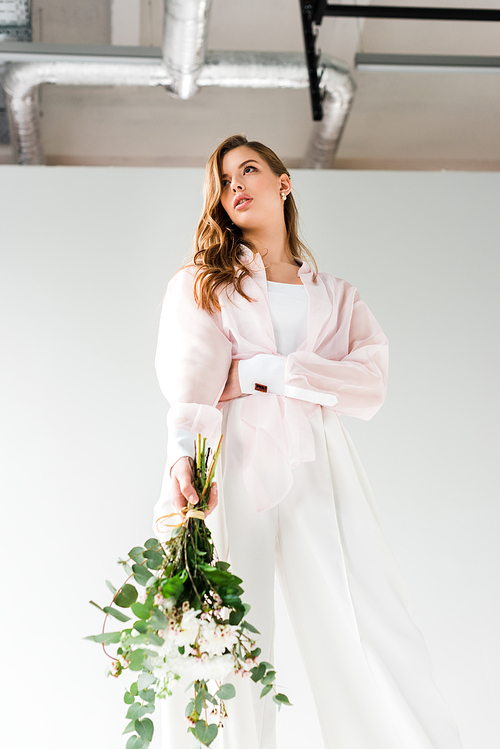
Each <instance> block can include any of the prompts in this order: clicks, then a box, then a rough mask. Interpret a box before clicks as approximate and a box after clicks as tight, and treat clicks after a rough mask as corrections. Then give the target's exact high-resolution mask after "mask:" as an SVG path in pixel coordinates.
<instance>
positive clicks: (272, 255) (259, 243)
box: [243, 223, 291, 266]
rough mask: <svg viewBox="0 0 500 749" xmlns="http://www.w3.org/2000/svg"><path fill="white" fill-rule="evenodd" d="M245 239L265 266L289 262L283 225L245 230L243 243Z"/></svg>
mask: <svg viewBox="0 0 500 749" xmlns="http://www.w3.org/2000/svg"><path fill="white" fill-rule="evenodd" d="M245 239H246V240H249V241H250V242H251V243H252V246H253V247H254V248H255V249H256V250H257V252H259V254H260V255H261V257H262V260H263V261H264V265H265V266H269V265H275V264H276V263H290V262H291V253H290V249H289V247H288V238H287V235H286V227H285V224H284V223H283V226H277V227H266V228H265V229H254V230H247V231H245V232H244V235H243V242H245Z"/></svg>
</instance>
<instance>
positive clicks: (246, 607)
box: [243, 603, 252, 616]
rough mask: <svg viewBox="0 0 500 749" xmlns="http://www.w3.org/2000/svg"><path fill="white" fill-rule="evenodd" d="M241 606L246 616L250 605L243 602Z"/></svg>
mask: <svg viewBox="0 0 500 749" xmlns="http://www.w3.org/2000/svg"><path fill="white" fill-rule="evenodd" d="M243 608H244V609H245V616H246V615H247V614H248V612H249V611H250V609H251V608H252V607H251V606H250V604H249V603H244V604H243Z"/></svg>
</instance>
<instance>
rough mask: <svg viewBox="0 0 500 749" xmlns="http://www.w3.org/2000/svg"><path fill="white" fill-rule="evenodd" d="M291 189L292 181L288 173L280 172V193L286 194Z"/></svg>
mask: <svg viewBox="0 0 500 749" xmlns="http://www.w3.org/2000/svg"><path fill="white" fill-rule="evenodd" d="M291 190H292V181H291V179H290V177H289V176H288V174H282V175H281V177H280V193H284V194H285V195H288V193H289V192H291Z"/></svg>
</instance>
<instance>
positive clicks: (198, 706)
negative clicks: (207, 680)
mask: <svg viewBox="0 0 500 749" xmlns="http://www.w3.org/2000/svg"><path fill="white" fill-rule="evenodd" d="M204 707H205V692H204V691H201V692H198V694H197V695H196V697H195V698H194V709H195V712H197V713H198V715H199V714H200V713H201V711H202V710H203V708H204Z"/></svg>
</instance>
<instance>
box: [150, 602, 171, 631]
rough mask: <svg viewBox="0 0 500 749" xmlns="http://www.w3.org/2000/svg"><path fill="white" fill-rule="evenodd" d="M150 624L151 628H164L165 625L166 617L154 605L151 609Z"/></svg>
mask: <svg viewBox="0 0 500 749" xmlns="http://www.w3.org/2000/svg"><path fill="white" fill-rule="evenodd" d="M151 626H152V627H153V629H165V627H166V626H167V617H166V616H165V614H164V613H163V611H160V609H159V608H157V607H156V606H155V607H154V609H153V616H152V617H151Z"/></svg>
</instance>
